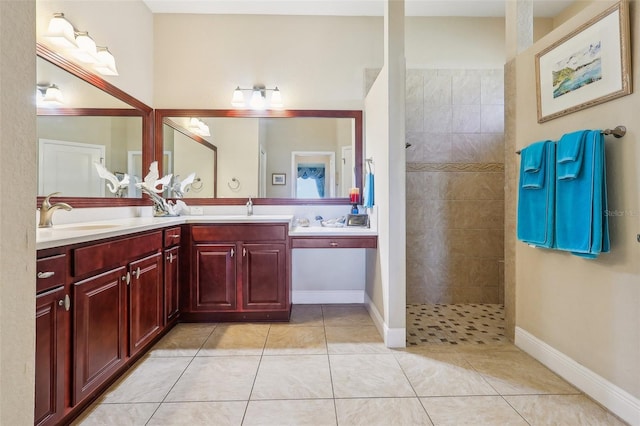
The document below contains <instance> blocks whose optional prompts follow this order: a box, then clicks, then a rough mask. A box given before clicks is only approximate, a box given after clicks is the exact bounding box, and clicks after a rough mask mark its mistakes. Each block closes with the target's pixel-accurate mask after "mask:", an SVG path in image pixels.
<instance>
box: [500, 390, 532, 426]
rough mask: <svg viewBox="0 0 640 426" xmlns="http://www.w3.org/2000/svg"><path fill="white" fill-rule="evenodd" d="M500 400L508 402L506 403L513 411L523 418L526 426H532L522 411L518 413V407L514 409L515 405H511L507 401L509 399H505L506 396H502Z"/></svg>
mask: <svg viewBox="0 0 640 426" xmlns="http://www.w3.org/2000/svg"><path fill="white" fill-rule="evenodd" d="M509 396H511V395H509ZM500 398H502V400H503V401H504V402H506V403H507V404H508V405H509V407H511V408H512V409H513V411H515V412H516V413H518V415H519V416H520V417H522V420H524V421H525V423H526V424H528V425H529V426H531V423H530V422H529V420H527V419H526V418H525V417H524V415H523V414H522V413H521V412H520V411H518V409H517V408H516V407H514V406H513V405H511V403H510V402H509V401H508V400H507V398H505V395H500Z"/></svg>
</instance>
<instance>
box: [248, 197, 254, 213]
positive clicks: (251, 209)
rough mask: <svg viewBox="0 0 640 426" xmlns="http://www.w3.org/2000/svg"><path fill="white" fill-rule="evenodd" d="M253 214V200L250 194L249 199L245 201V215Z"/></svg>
mask: <svg viewBox="0 0 640 426" xmlns="http://www.w3.org/2000/svg"><path fill="white" fill-rule="evenodd" d="M252 214H253V201H251V196H249V201H247V216H251V215H252Z"/></svg>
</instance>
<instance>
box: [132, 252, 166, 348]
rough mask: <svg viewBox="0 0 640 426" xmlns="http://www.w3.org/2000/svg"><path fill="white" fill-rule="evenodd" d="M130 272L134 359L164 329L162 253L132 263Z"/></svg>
mask: <svg viewBox="0 0 640 426" xmlns="http://www.w3.org/2000/svg"><path fill="white" fill-rule="evenodd" d="M129 272H130V274H131V280H130V284H129V354H130V355H131V356H133V355H134V354H136V353H137V352H138V351H139V350H140V349H142V348H143V347H144V346H145V345H146V344H147V343H148V342H149V341H151V340H152V339H153V338H154V337H155V336H157V335H158V333H160V331H161V330H162V325H163V312H164V310H163V308H162V294H163V291H162V287H163V285H162V284H163V281H162V254H161V253H156V254H154V255H152V256H149V257H145V258H144V259H141V260H138V261H135V262H132V263H131V264H130V266H129Z"/></svg>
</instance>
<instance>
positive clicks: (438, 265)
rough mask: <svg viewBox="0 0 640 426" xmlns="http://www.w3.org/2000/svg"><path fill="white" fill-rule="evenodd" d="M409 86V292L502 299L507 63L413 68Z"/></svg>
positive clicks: (410, 296)
mask: <svg viewBox="0 0 640 426" xmlns="http://www.w3.org/2000/svg"><path fill="white" fill-rule="evenodd" d="M419 84H422V86H421V87H422V101H423V105H422V112H421V106H420V105H419V101H418V98H419V97H420V95H421V91H420V88H419V87H418V85H419ZM406 87H407V102H406V105H407V118H406V120H407V122H406V129H407V134H406V141H407V142H409V143H410V144H411V145H412V146H411V147H409V148H408V149H407V151H406V157H407V163H408V167H407V174H406V178H407V218H406V223H407V239H406V242H407V247H406V249H407V251H406V252H407V300H408V301H410V302H411V303H481V302H483V303H499V301H500V285H501V280H502V277H501V273H503V272H502V271H503V270H504V267H503V265H504V264H503V263H502V259H503V256H504V221H505V217H504V208H505V204H504V183H505V182H504V166H503V164H504V161H505V160H504V155H505V150H504V143H505V140H504V135H503V130H502V129H503V128H504V124H503V123H504V117H503V115H504V113H503V110H504V107H503V104H504V95H503V92H504V83H503V71H502V70H451V69H438V70H433V69H429V70H426V69H425V70H408V71H407V85H406ZM421 113H422V114H423V116H422V117H420V116H419V115H420V114H421ZM420 123H422V128H420Z"/></svg>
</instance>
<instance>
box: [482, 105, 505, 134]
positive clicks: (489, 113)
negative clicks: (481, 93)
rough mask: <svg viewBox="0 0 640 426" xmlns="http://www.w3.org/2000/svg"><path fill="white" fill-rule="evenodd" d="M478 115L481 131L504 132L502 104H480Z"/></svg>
mask: <svg viewBox="0 0 640 426" xmlns="http://www.w3.org/2000/svg"><path fill="white" fill-rule="evenodd" d="M480 115H481V120H480V121H481V131H482V132H483V133H504V106H503V105H482V110H481V114H480Z"/></svg>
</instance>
